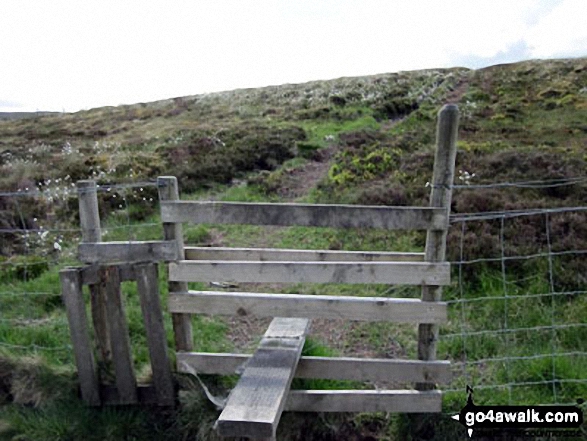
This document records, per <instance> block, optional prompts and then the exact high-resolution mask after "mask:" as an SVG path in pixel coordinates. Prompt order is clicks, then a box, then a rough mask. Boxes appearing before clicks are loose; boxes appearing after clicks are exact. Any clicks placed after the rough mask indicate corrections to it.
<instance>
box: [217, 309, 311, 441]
mask: <svg viewBox="0 0 587 441" xmlns="http://www.w3.org/2000/svg"><path fill="white" fill-rule="evenodd" d="M308 326H309V320H306V319H291V318H289V319H288V318H276V319H273V321H272V322H271V325H269V328H268V329H267V332H265V335H264V336H263V339H262V340H261V343H260V344H259V347H258V349H257V350H256V351H255V353H254V354H253V356H252V357H251V359H250V360H249V362H248V363H247V365H246V367H245V369H244V372H243V374H242V375H241V378H240V380H239V381H238V383H237V385H236V386H235V388H234V389H233V390H232V392H231V393H230V395H229V397H228V401H227V403H226V407H225V408H224V410H223V411H222V413H221V414H220V417H219V418H218V421H217V428H218V433H219V434H220V435H221V436H247V437H251V438H274V437H275V432H276V430H277V424H278V423H279V419H280V418H281V413H282V412H283V408H284V406H285V403H286V400H287V398H288V393H289V387H290V384H291V381H292V379H293V375H294V371H295V369H296V365H297V363H298V360H299V358H300V354H301V353H302V347H303V346H304V341H305V336H306V333H307V331H308Z"/></svg>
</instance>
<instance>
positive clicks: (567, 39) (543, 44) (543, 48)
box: [527, 0, 587, 58]
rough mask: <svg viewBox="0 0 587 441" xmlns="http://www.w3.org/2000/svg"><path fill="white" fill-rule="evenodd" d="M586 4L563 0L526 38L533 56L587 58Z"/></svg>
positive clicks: (539, 20) (579, 1)
mask: <svg viewBox="0 0 587 441" xmlns="http://www.w3.org/2000/svg"><path fill="white" fill-rule="evenodd" d="M586 20H587V2H585V0H564V1H562V2H561V3H560V4H559V5H557V6H556V7H555V8H554V9H553V10H552V11H551V12H550V14H548V15H546V16H544V17H541V18H540V19H538V21H537V23H536V25H535V26H533V27H532V29H530V31H529V32H528V35H527V41H528V45H529V47H530V50H531V53H532V56H533V57H536V58H549V57H560V56H577V55H587V26H586Z"/></svg>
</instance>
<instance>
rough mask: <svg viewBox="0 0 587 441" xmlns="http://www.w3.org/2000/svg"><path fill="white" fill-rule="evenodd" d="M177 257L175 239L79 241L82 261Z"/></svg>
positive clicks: (170, 258) (145, 259) (156, 259)
mask: <svg viewBox="0 0 587 441" xmlns="http://www.w3.org/2000/svg"><path fill="white" fill-rule="evenodd" d="M178 258H179V254H178V250H177V243H176V242H175V241H161V240H159V241H157V240H154V241H146V242H134V241H127V242H100V243H81V244H80V245H79V246H78V259H79V260H80V261H82V262H84V263H110V262H159V261H170V260H177V259H178Z"/></svg>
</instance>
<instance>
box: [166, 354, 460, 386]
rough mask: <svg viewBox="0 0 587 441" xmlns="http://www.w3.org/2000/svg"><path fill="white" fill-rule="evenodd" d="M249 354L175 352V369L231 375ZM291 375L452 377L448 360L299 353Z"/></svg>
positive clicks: (405, 378)
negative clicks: (304, 354) (303, 355)
mask: <svg viewBox="0 0 587 441" xmlns="http://www.w3.org/2000/svg"><path fill="white" fill-rule="evenodd" d="M250 358H251V355H249V354H225V353H204V352H179V353H177V370H178V372H189V370H188V369H186V367H185V366H186V365H187V366H190V367H191V368H193V369H194V370H195V371H197V372H199V373H201V374H217V375H234V374H235V373H240V372H241V371H242V369H243V366H245V364H246V363H247V362H248V361H249V359H250ZM294 377H295V378H323V379H328V380H356V381H394V382H402V383H411V382H422V383H448V382H449V381H451V379H452V377H451V371H450V362H449V361H421V360H397V359H386V358H384V359H377V358H352V357H301V358H300V361H299V363H298V367H297V369H296V371H295V374H294Z"/></svg>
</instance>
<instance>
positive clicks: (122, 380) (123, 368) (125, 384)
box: [98, 265, 138, 404]
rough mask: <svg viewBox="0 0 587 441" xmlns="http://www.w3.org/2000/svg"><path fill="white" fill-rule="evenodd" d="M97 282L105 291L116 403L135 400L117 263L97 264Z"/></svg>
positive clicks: (126, 326) (134, 384) (128, 341)
mask: <svg viewBox="0 0 587 441" xmlns="http://www.w3.org/2000/svg"><path fill="white" fill-rule="evenodd" d="M98 274H99V275H100V276H99V277H100V285H102V286H103V289H104V292H105V293H106V309H107V313H108V315H107V318H108V324H109V325H110V328H109V329H110V335H111V337H112V340H111V342H110V343H111V344H112V355H113V362H114V372H115V374H116V388H117V389H118V404H135V403H137V402H138V395H137V380H136V377H135V373H134V368H133V363H132V354H131V348H130V336H129V334H128V324H127V321H126V314H125V311H124V304H123V301H122V293H121V289H120V273H119V269H118V267H117V266H115V265H113V266H107V267H101V268H100V270H99V271H98Z"/></svg>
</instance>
